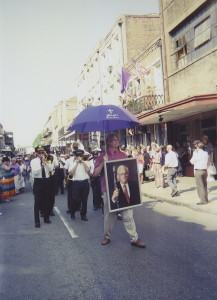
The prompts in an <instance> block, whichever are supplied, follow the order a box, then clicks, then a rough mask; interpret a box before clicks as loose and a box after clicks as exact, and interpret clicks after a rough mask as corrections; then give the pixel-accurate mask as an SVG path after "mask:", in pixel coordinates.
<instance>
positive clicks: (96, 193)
mask: <svg viewBox="0 0 217 300" xmlns="http://www.w3.org/2000/svg"><path fill="white" fill-rule="evenodd" d="M91 187H92V191H93V206H94V207H95V208H100V207H102V203H103V200H102V197H101V182H100V176H97V177H95V178H94V179H92V180H91Z"/></svg>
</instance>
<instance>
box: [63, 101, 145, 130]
mask: <svg viewBox="0 0 217 300" xmlns="http://www.w3.org/2000/svg"><path fill="white" fill-rule="evenodd" d="M137 125H140V122H139V121H138V119H137V118H136V117H135V116H134V115H133V114H132V113H131V112H130V111H129V110H127V109H125V108H122V107H118V106H115V105H98V106H90V107H87V108H85V109H84V110H83V111H82V112H81V113H80V114H79V115H78V116H77V117H76V118H75V119H74V121H73V122H72V124H71V125H70V126H69V128H68V129H67V130H71V131H73V130H76V131H79V132H93V131H104V132H111V131H114V130H118V129H125V128H133V127H135V126H137Z"/></svg>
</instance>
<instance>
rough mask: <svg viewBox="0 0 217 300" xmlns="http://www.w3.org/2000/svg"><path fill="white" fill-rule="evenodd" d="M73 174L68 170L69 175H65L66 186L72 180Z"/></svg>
mask: <svg viewBox="0 0 217 300" xmlns="http://www.w3.org/2000/svg"><path fill="white" fill-rule="evenodd" d="M72 178H73V175H72V173H71V172H70V173H69V175H68V176H67V178H66V180H65V185H66V186H68V184H69V182H70V181H72Z"/></svg>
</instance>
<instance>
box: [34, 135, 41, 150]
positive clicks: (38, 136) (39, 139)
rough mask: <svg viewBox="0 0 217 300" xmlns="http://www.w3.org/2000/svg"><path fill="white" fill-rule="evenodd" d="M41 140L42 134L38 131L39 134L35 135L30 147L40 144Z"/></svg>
mask: <svg viewBox="0 0 217 300" xmlns="http://www.w3.org/2000/svg"><path fill="white" fill-rule="evenodd" d="M41 140H42V134H41V133H39V134H38V135H37V136H36V138H35V140H34V142H33V144H32V147H33V148H35V147H37V146H40V145H41Z"/></svg>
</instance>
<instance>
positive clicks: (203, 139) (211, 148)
mask: <svg viewBox="0 0 217 300" xmlns="http://www.w3.org/2000/svg"><path fill="white" fill-rule="evenodd" d="M200 140H201V142H202V143H203V144H204V147H203V149H204V151H205V152H207V153H208V168H207V181H214V180H215V179H214V175H213V174H212V172H211V171H210V168H209V167H210V166H213V164H214V146H213V144H212V143H211V142H210V141H209V138H208V136H207V135H203V136H202V137H201V139H200Z"/></svg>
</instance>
